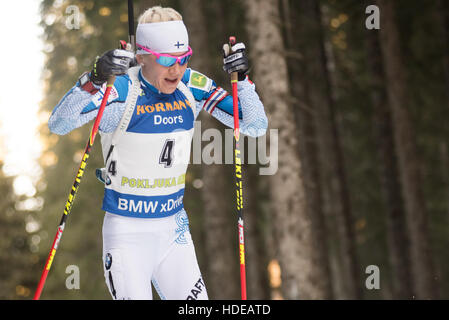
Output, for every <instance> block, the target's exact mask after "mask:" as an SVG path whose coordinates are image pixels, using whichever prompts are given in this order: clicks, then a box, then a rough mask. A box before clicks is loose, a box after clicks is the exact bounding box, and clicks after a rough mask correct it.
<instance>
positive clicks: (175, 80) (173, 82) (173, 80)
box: [165, 78, 178, 84]
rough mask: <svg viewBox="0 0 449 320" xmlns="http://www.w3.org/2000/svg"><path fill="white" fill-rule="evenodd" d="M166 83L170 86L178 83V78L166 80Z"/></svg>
mask: <svg viewBox="0 0 449 320" xmlns="http://www.w3.org/2000/svg"><path fill="white" fill-rule="evenodd" d="M165 81H167V82H168V83H170V84H175V83H176V82H178V78H174V79H170V78H165Z"/></svg>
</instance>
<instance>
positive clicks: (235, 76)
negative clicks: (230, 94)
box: [229, 36, 239, 83]
mask: <svg viewBox="0 0 449 320" xmlns="http://www.w3.org/2000/svg"><path fill="white" fill-rule="evenodd" d="M236 42H237V40H236V39H235V36H230V37H229V51H230V52H229V54H231V53H232V52H233V51H232V46H233V45H234V44H235V43H236ZM238 79H239V74H238V73H237V72H232V73H231V83H236V82H237V81H238Z"/></svg>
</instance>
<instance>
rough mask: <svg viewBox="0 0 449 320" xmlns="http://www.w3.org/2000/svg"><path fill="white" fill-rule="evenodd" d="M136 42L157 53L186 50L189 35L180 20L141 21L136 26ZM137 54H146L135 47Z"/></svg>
mask: <svg viewBox="0 0 449 320" xmlns="http://www.w3.org/2000/svg"><path fill="white" fill-rule="evenodd" d="M136 42H137V44H139V45H141V46H143V47H145V48H147V49H150V50H152V51H155V52H157V53H174V52H183V51H187V50H188V48H189V35H188V33H187V28H186V26H185V25H184V22H183V21H182V20H176V21H165V22H154V23H141V24H139V25H138V26H137V32H136ZM137 53H138V54H148V52H146V51H145V50H143V49H141V48H139V47H137Z"/></svg>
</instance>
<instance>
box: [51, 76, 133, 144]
mask: <svg viewBox="0 0 449 320" xmlns="http://www.w3.org/2000/svg"><path fill="white" fill-rule="evenodd" d="M129 83H130V79H129V77H128V76H127V75H124V76H118V77H116V80H115V82H114V86H113V88H112V89H111V93H110V95H109V98H108V102H107V104H106V108H105V109H104V112H103V117H102V119H101V122H100V128H99V130H101V131H103V132H112V131H114V130H115V128H116V127H117V125H118V123H119V122H120V119H121V117H122V115H123V112H124V109H125V101H126V97H127V95H128V87H129ZM105 89H106V85H103V86H102V87H101V89H100V90H99V91H98V92H97V93H95V94H94V95H91V94H90V93H88V92H86V91H84V90H82V89H81V88H80V87H79V83H77V84H76V85H75V86H74V87H73V88H71V89H70V90H69V91H68V92H67V93H66V94H65V95H64V97H63V98H62V99H61V101H59V103H58V104H57V105H56V107H55V108H54V109H53V112H52V114H51V116H50V119H49V120H48V127H49V129H50V131H51V132H53V133H56V134H59V135H63V134H67V133H69V132H70V131H72V130H73V129H75V128H78V127H81V126H82V125H84V124H86V123H87V122H89V121H91V120H92V119H94V118H95V117H96V116H97V114H98V109H99V107H100V104H101V100H102V99H103V94H104V91H105Z"/></svg>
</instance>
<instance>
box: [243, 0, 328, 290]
mask: <svg viewBox="0 0 449 320" xmlns="http://www.w3.org/2000/svg"><path fill="white" fill-rule="evenodd" d="M244 4H245V7H246V11H245V13H246V26H247V31H248V36H249V40H250V42H249V43H250V44H251V48H250V52H251V64H252V65H253V70H254V76H253V77H254V80H255V83H256V85H257V88H258V92H259V93H260V95H261V99H262V101H263V102H264V106H265V110H266V112H267V114H268V118H269V125H270V127H271V128H275V129H278V130H279V144H278V154H279V157H278V160H279V161H278V172H277V173H276V174H274V175H272V176H270V177H269V184H270V201H271V205H272V208H271V211H272V216H273V220H274V223H273V230H274V236H275V239H276V241H277V244H278V252H277V255H278V260H279V264H280V267H281V274H282V276H281V277H282V278H281V279H282V292H283V296H284V298H286V299H298V298H301V299H320V298H323V297H324V296H325V295H324V292H323V291H322V289H321V287H320V286H319V285H317V282H316V279H317V277H316V275H317V274H316V268H317V266H316V265H314V261H313V254H312V250H313V243H312V242H313V237H312V233H311V231H312V230H311V223H312V222H311V219H310V216H309V215H308V214H307V204H306V199H305V191H304V184H303V180H302V164H301V160H300V158H299V153H298V139H297V135H296V130H297V128H296V126H295V122H294V119H293V117H291V116H289V115H291V114H292V112H293V110H292V107H291V105H289V103H288V101H287V99H288V95H289V85H288V75H287V64H286V59H285V53H284V45H283V43H282V35H281V32H280V28H279V25H280V13H279V7H278V5H279V3H278V1H277V0H263V1H262V0H257V1H256V0H254V1H245V2H244Z"/></svg>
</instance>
